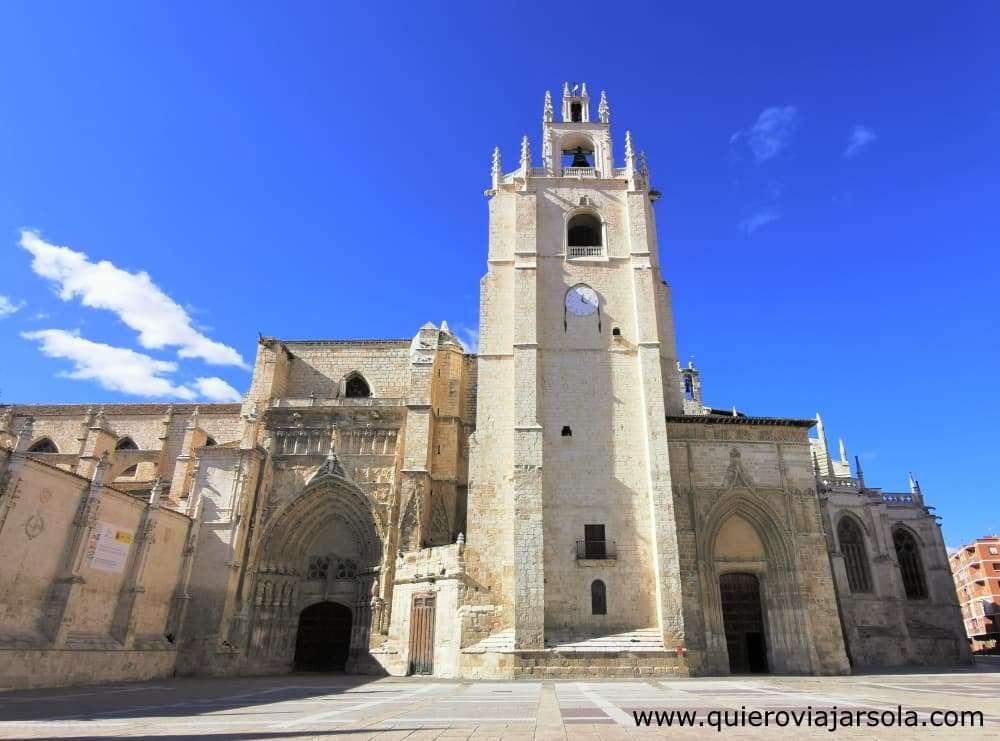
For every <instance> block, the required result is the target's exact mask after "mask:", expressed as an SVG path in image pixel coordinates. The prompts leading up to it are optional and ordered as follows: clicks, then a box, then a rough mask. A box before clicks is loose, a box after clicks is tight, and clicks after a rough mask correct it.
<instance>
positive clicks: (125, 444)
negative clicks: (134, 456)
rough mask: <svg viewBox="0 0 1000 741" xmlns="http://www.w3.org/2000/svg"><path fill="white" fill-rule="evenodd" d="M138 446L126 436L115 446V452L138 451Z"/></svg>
mask: <svg viewBox="0 0 1000 741" xmlns="http://www.w3.org/2000/svg"><path fill="white" fill-rule="evenodd" d="M138 449H139V446H138V445H136V444H135V440H133V439H132V438H131V437H129V436H128V435H126V436H125V437H123V438H122V439H121V440H119V441H118V443H117V444H116V445H115V450H138Z"/></svg>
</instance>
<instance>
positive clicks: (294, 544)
mask: <svg viewBox="0 0 1000 741" xmlns="http://www.w3.org/2000/svg"><path fill="white" fill-rule="evenodd" d="M330 529H334V530H336V531H337V532H339V533H342V534H347V535H349V539H350V540H351V541H352V543H353V544H354V545H355V547H353V548H352V550H351V561H352V564H351V568H350V573H348V574H342V575H341V576H342V577H344V578H342V579H340V580H339V581H338V582H337V583H336V584H337V588H336V589H335V590H332V591H330V590H325V589H317V585H316V584H315V581H316V579H317V574H318V573H319V572H318V571H317V569H316V568H315V567H314V568H313V569H310V555H311V554H312V551H313V546H314V544H315V543H316V542H317V540H318V539H321V538H322V537H323V534H324V533H325V532H326V531H328V530H330ZM379 532H380V527H379V523H378V518H377V515H376V513H375V511H374V510H373V508H372V505H371V502H370V500H369V499H368V497H367V496H365V494H364V493H363V492H362V491H361V490H360V489H358V488H357V487H356V486H354V484H353V483H351V482H350V481H349V480H347V479H345V478H343V477H342V476H340V475H335V474H327V475H322V476H320V477H318V478H316V479H314V480H313V481H312V482H310V483H309V484H308V485H307V486H306V487H305V488H304V489H303V490H302V491H301V492H300V493H299V494H298V496H296V497H295V498H294V499H293V500H292V501H290V502H289V503H288V504H286V505H285V506H284V507H283V508H281V509H280V510H279V511H278V512H277V513H276V514H275V515H274V516H273V517H272V518H271V521H270V523H269V524H268V525H267V526H266V528H265V530H264V532H263V533H262V535H261V538H260V541H259V547H258V548H257V550H256V554H257V555H256V558H255V559H254V563H255V568H254V569H253V571H252V577H251V578H252V583H251V584H250V585H249V587H248V589H247V591H246V592H245V597H244V602H245V604H246V603H248V604H246V613H247V615H248V635H247V639H246V640H247V650H248V655H249V658H250V659H251V660H255V661H258V662H261V663H263V664H269V665H270V666H272V667H273V666H284V667H286V668H291V666H292V663H293V659H294V653H295V646H296V630H297V626H298V624H299V616H300V614H301V612H302V611H303V609H305V608H307V607H310V606H311V605H313V604H316V603H318V602H336V603H338V604H341V605H343V606H344V607H346V608H347V609H349V610H350V612H351V621H350V622H351V639H350V652H349V658H348V669H349V670H350V667H352V666H355V667H356V666H358V665H359V664H361V663H362V661H363V656H364V654H365V652H366V651H367V648H368V641H369V636H370V632H371V629H372V625H373V622H374V623H375V624H376V628H377V627H378V623H379V622H380V620H381V613H380V610H381V607H380V605H381V602H380V592H379V587H378V586H377V584H378V581H377V580H378V574H379V571H380V563H381V559H382V540H381V537H380V535H379ZM335 567H336V564H332V565H330V566H329V568H328V569H326V570H323V572H322V573H323V576H322V578H323V579H324V580H325V579H326V578H327V574H328V573H329V572H332V571H335V570H336V569H335ZM310 577H312V578H310Z"/></svg>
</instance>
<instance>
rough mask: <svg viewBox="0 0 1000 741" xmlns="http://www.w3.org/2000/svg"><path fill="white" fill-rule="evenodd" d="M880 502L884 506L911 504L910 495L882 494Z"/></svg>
mask: <svg viewBox="0 0 1000 741" xmlns="http://www.w3.org/2000/svg"><path fill="white" fill-rule="evenodd" d="M882 501H883V502H885V503H886V504H913V495H912V494H883V495H882Z"/></svg>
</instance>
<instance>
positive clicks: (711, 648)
mask: <svg viewBox="0 0 1000 741" xmlns="http://www.w3.org/2000/svg"><path fill="white" fill-rule="evenodd" d="M734 518H735V519H734ZM704 523H705V524H704V528H703V530H702V533H701V537H700V538H699V547H698V561H699V569H700V572H701V590H702V605H703V609H704V613H705V614H704V620H705V640H706V654H707V665H708V667H707V668H708V670H709V671H711V672H715V673H720V674H727V673H728V672H729V652H728V649H727V643H726V636H725V625H724V622H723V614H722V599H721V592H720V584H719V577H720V576H721V575H722V574H727V573H749V574H753V575H754V576H755V577H757V579H758V580H759V583H760V596H761V602H762V608H763V623H764V631H765V634H766V635H765V640H766V645H767V664H768V666H769V667H770V670H771V671H773V672H776V673H786V672H787V673H807V672H810V671H811V670H812V668H813V667H812V661H811V657H810V651H809V643H810V640H809V622H808V616H807V615H806V614H805V604H804V601H803V600H802V585H801V583H800V579H799V575H798V568H797V565H796V558H795V551H794V547H793V545H792V542H791V536H790V534H789V533H788V531H787V530H786V529H785V527H784V526H783V525H782V524H781V523H782V520H781V518H780V517H779V516H778V515H777V513H776V512H774V511H773V510H772V509H771V508H770V507H769V506H768V505H767V504H766V503H765V501H764V500H763V498H762V497H761V496H759V495H757V494H755V493H754V492H752V491H750V490H749V489H742V488H737V489H732V490H730V491H729V492H727V493H725V494H723V495H722V496H721V497H720V498H719V499H718V500H717V501H716V503H715V505H714V506H713V507H712V509H711V510H710V511H709V512H708V513H707V514H706V516H705V519H704ZM734 538H735V539H736V540H738V541H741V542H733V539H734Z"/></svg>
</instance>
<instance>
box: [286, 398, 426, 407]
mask: <svg viewBox="0 0 1000 741" xmlns="http://www.w3.org/2000/svg"><path fill="white" fill-rule="evenodd" d="M271 406H272V407H398V406H406V399H404V398H402V397H399V398H386V397H380V398H376V397H374V396H362V397H358V398H350V397H341V398H339V399H320V398H318V397H317V398H305V399H296V398H288V397H286V398H280V399H272V400H271Z"/></svg>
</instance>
